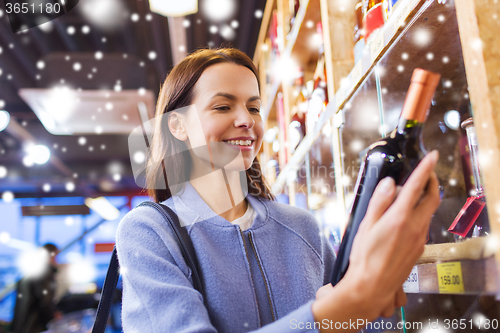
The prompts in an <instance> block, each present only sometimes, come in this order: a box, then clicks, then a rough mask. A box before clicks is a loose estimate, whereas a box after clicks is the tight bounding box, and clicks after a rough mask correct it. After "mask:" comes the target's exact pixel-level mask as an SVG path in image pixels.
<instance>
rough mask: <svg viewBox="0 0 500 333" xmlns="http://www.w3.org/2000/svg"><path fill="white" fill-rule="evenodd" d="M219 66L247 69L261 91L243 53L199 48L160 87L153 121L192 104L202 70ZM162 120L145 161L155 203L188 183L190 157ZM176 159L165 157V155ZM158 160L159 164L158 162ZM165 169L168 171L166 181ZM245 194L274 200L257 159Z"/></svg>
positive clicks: (148, 185) (248, 178)
mask: <svg viewBox="0 0 500 333" xmlns="http://www.w3.org/2000/svg"><path fill="white" fill-rule="evenodd" d="M220 63H234V64H237V65H241V66H244V67H247V68H248V69H250V70H251V71H252V72H253V73H254V75H255V78H256V79H257V83H258V85H259V90H260V82H259V75H258V73H257V68H255V65H254V64H253V62H252V60H251V59H250V58H249V57H248V56H247V55H246V54H245V53H243V52H241V51H239V50H237V49H233V48H221V49H202V50H198V51H196V52H194V53H192V54H190V55H189V56H187V57H186V58H185V59H184V60H182V61H181V62H180V63H179V64H178V65H176V66H175V67H174V68H173V69H172V71H171V72H170V74H169V75H168V76H167V78H166V79H165V82H164V83H163V86H162V87H161V91H160V95H159V96H158V102H157V104H156V119H157V120H160V119H162V118H163V119H166V118H167V117H165V116H163V115H164V114H166V113H167V112H170V111H173V110H178V109H180V108H183V107H187V106H189V105H190V104H192V102H193V99H194V96H193V88H194V86H195V84H196V82H198V79H199V78H200V77H201V75H202V74H203V71H205V69H207V68H208V67H209V66H212V65H215V64H220ZM163 121H166V120H162V121H156V123H155V128H154V134H153V140H152V143H151V147H150V149H151V156H150V157H149V159H148V162H147V163H148V168H147V170H148V172H147V174H146V181H147V188H148V194H149V196H150V197H152V198H153V200H154V201H156V202H162V201H164V200H166V199H168V198H170V197H171V196H172V195H173V194H175V193H177V187H174V186H169V184H168V183H170V184H182V183H184V182H186V181H188V180H189V175H190V171H191V170H189V165H190V158H191V157H190V155H189V152H188V151H186V150H185V143H184V142H182V141H180V140H178V139H177V138H175V137H174V136H173V135H172V133H170V131H169V130H168V126H162V123H163ZM174 155H175V156H176V158H167V159H165V158H164V157H165V156H174ZM160 161H161V162H160ZM165 170H169V173H168V174H169V175H173V176H171V177H170V179H167V175H166V172H165ZM246 179H247V185H248V193H249V194H250V195H253V196H258V197H261V198H264V199H270V200H274V199H275V198H274V196H273V194H272V193H271V190H270V189H269V186H268V185H267V183H266V181H265V180H264V177H263V175H262V170H261V168H260V163H259V160H258V159H257V157H255V159H254V160H253V162H252V165H251V166H250V168H248V169H247V170H246Z"/></svg>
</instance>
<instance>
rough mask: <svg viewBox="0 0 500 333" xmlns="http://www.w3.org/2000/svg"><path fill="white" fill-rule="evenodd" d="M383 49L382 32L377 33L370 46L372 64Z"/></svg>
mask: <svg viewBox="0 0 500 333" xmlns="http://www.w3.org/2000/svg"><path fill="white" fill-rule="evenodd" d="M383 48H384V34H383V32H382V31H379V33H378V34H377V37H375V39H374V40H373V41H372V43H371V45H370V54H371V60H372V62H375V59H377V57H378V55H379V54H380V52H381V51H382V49H383Z"/></svg>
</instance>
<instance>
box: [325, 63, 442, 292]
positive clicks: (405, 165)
mask: <svg viewBox="0 0 500 333" xmlns="http://www.w3.org/2000/svg"><path fill="white" fill-rule="evenodd" d="M440 77H441V76H440V75H439V74H436V73H432V72H429V71H426V70H423V69H418V68H417V69H415V71H414V72H413V75H412V78H411V84H410V87H409V89H408V92H407V94H406V99H405V103H404V106H403V110H402V112H401V116H400V119H399V123H398V126H397V127H396V128H395V129H394V130H393V131H392V132H391V134H390V135H389V136H387V137H386V138H384V139H382V140H380V141H377V142H375V143H373V144H372V145H370V146H369V147H368V152H367V155H366V157H365V159H364V161H363V164H362V165H361V168H360V172H359V174H358V180H357V182H356V187H355V193H356V197H355V199H354V202H353V205H352V208H351V212H350V215H349V221H348V223H347V227H346V230H345V233H344V236H343V238H342V243H341V245H340V248H339V252H338V255H337V260H336V262H335V268H334V272H333V278H332V285H335V284H337V283H338V282H339V281H340V280H341V279H342V278H343V277H344V275H345V273H346V272H347V269H348V267H349V255H350V253H351V247H352V242H353V240H354V237H355V235H356V233H357V231H358V228H359V226H360V224H361V221H362V220H363V218H364V217H365V213H366V209H367V208H368V203H369V201H370V198H371V196H372V194H373V191H374V190H375V187H376V186H377V184H378V183H379V181H380V180H382V179H383V178H385V177H392V178H393V179H394V180H395V182H396V184H397V185H403V184H404V183H405V182H406V180H407V179H408V177H409V176H410V174H411V172H412V171H413V170H414V169H415V167H416V166H417V165H418V163H419V162H420V160H421V159H422V158H423V157H424V156H425V154H426V151H425V148H424V147H423V146H422V139H421V135H422V129H423V125H424V123H425V120H426V118H427V114H428V110H429V107H430V104H431V100H432V97H433V95H434V91H435V89H436V87H437V85H438V83H439V80H440Z"/></svg>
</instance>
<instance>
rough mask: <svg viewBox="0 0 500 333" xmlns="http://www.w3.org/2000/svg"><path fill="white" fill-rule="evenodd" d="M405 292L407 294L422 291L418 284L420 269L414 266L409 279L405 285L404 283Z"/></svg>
mask: <svg viewBox="0 0 500 333" xmlns="http://www.w3.org/2000/svg"><path fill="white" fill-rule="evenodd" d="M403 290H404V292H405V293H410V294H414V293H418V292H419V291H420V287H419V284H418V267H417V266H413V269H412V270H411V273H410V275H409V276H408V279H406V281H405V283H403Z"/></svg>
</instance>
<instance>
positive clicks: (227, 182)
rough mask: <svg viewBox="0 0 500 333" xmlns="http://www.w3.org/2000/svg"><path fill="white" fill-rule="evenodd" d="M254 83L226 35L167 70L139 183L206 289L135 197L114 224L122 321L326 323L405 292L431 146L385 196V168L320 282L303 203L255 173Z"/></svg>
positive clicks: (422, 225) (162, 328)
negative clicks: (343, 264)
mask: <svg viewBox="0 0 500 333" xmlns="http://www.w3.org/2000/svg"><path fill="white" fill-rule="evenodd" d="M259 91H260V90H259V81H258V75H257V71H256V69H255V67H254V65H253V63H252V61H251V60H250V58H248V57H247V56H246V55H245V54H243V53H242V52H240V51H237V50H235V49H219V50H200V51H198V52H195V53H194V54H191V55H190V56H188V57H187V58H186V59H184V60H183V61H182V62H181V63H180V64H179V65H177V66H176V67H175V68H174V69H173V70H172V72H171V73H170V74H169V75H168V77H167V78H166V80H165V83H164V85H163V87H162V89H161V92H160V97H159V100H158V106H157V110H156V124H155V130H154V136H153V140H152V146H151V151H152V154H151V155H152V156H151V158H150V160H149V164H148V172H147V177H148V186H149V189H150V194H151V195H152V197H153V199H154V200H155V201H157V202H162V203H164V204H166V205H167V206H169V207H170V208H172V209H173V210H174V211H175V212H176V213H177V215H178V216H179V219H180V221H181V224H182V225H183V226H186V228H188V232H189V235H190V237H191V239H192V242H193V246H194V248H195V252H196V256H197V258H198V262H199V266H200V269H201V271H202V276H203V281H202V282H203V286H204V295H201V294H200V293H199V292H198V291H197V290H195V289H194V288H193V285H192V280H191V275H190V273H191V272H190V269H189V268H188V267H187V265H186V263H185V262H184V260H183V258H182V255H181V253H180V250H179V248H178V246H177V244H176V242H175V240H174V238H173V236H172V234H171V230H170V229H169V228H168V227H167V226H166V224H165V222H164V220H163V218H162V217H161V215H160V214H159V213H157V212H156V211H155V210H154V209H151V208H148V207H140V208H138V209H134V210H132V211H131V212H129V213H128V214H127V215H126V216H125V217H124V219H123V221H122V222H121V223H120V226H119V228H118V232H117V250H118V257H119V260H120V265H121V267H122V276H123V328H124V332H125V333H127V332H135V331H144V332H248V331H256V332H318V331H320V332H328V331H329V330H330V328H331V329H332V331H333V329H334V328H335V323H344V322H349V320H351V321H356V320H357V319H364V320H374V319H375V318H377V317H379V316H390V315H391V314H392V313H393V311H394V308H395V307H396V306H401V305H403V304H404V303H405V301H406V299H405V294H404V293H403V291H402V287H401V286H402V283H403V282H404V280H405V279H406V278H407V276H408V275H409V272H410V271H411V268H412V266H413V264H414V262H415V261H416V259H417V258H418V257H419V256H420V254H421V253H422V251H423V245H424V243H425V238H426V232H427V229H428V224H429V222H430V218H431V215H432V214H433V212H434V211H435V209H436V208H437V206H438V205H439V192H438V182H437V178H436V176H435V174H434V172H433V169H434V166H435V164H436V162H437V159H438V156H437V153H436V152H433V153H431V154H429V155H428V156H427V157H426V158H425V159H424V160H423V161H422V162H421V163H420V165H419V167H418V168H417V169H416V170H415V172H414V173H413V174H412V176H411V177H410V179H409V180H408V182H407V183H406V185H405V186H404V187H403V188H402V189H401V191H400V193H399V195H398V197H397V199H396V188H395V185H394V182H393V181H392V180H391V179H385V180H383V181H382V182H381V183H380V185H379V186H378V188H377V190H376V194H375V195H374V198H373V199H372V201H371V203H370V206H369V209H368V212H367V214H366V217H365V220H364V222H363V224H362V227H361V228H360V230H359V232H358V235H357V237H356V239H355V242H354V246H353V250H352V254H351V266H350V268H349V270H348V272H347V273H346V275H345V277H344V279H343V280H342V281H341V282H340V283H339V284H337V285H336V286H335V287H332V286H331V284H328V283H329V281H330V275H331V273H332V269H333V263H334V257H335V255H334V253H333V250H332V247H331V246H330V244H329V243H328V241H327V240H326V238H325V237H324V236H323V234H322V233H321V232H320V229H319V228H318V225H317V222H316V221H315V219H314V217H313V215H312V214H310V213H309V212H307V211H305V210H302V209H299V208H295V207H291V206H288V205H284V204H281V203H278V202H276V201H274V198H273V196H272V195H271V193H270V191H269V189H268V187H267V186H266V184H265V182H264V180H263V178H262V175H261V173H260V167H259V164H258V161H257V158H256V156H257V153H258V151H259V149H260V146H261V144H262V137H263V134H264V133H263V122H262V119H261V117H260V114H259V111H260V107H261V102H260V98H259ZM162 161H163V163H162ZM164 175H166V179H167V181H166V182H165V180H164ZM393 203H394V204H393ZM416 212H418V214H416ZM315 322H316V324H315ZM337 327H338V324H337ZM344 327H345V325H344ZM361 328H362V327H356V328H353V327H352V326H349V327H347V330H358V329H361Z"/></svg>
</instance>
